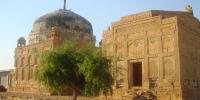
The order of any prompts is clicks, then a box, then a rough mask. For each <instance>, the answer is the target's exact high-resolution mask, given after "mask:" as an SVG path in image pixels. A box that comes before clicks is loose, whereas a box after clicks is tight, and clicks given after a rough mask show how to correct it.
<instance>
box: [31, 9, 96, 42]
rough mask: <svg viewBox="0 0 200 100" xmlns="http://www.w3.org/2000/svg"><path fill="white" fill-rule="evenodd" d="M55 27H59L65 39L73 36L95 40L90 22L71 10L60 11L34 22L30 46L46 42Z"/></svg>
mask: <svg viewBox="0 0 200 100" xmlns="http://www.w3.org/2000/svg"><path fill="white" fill-rule="evenodd" d="M55 26H56V27H59V29H60V31H61V33H63V34H62V35H63V37H64V38H65V39H70V38H72V36H73V37H74V38H75V37H77V36H87V38H91V39H92V38H93V30H92V25H91V24H90V22H89V21H87V20H86V19H85V18H83V17H81V16H80V15H78V14H76V13H74V12H72V11H70V10H64V9H59V10H56V11H54V12H51V13H48V14H46V15H44V16H41V17H40V18H38V19H37V20H36V21H35V22H34V24H33V28H32V30H31V32H30V35H29V44H33V43H39V42H42V41H45V40H46V39H47V37H48V34H49V33H50V32H51V29H52V27H55ZM88 36H89V37H88Z"/></svg>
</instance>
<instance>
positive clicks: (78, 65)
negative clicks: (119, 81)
mask: <svg viewBox="0 0 200 100" xmlns="http://www.w3.org/2000/svg"><path fill="white" fill-rule="evenodd" d="M110 67H111V66H110V61H109V60H108V59H107V58H105V57H102V54H101V49H100V48H97V47H95V46H92V45H88V46H85V47H82V48H77V46H76V44H75V43H72V42H67V43H65V44H64V45H62V46H61V47H59V48H56V49H54V50H52V51H49V52H47V53H44V54H42V55H41V56H40V62H39V67H38V69H37V71H36V73H35V75H36V79H37V80H38V81H39V83H41V84H42V85H44V86H46V87H47V88H48V89H49V90H51V91H57V92H61V91H62V90H63V89H66V88H69V89H72V90H74V91H75V92H81V93H82V94H84V95H86V96H97V95H99V94H100V93H103V94H105V95H107V94H112V88H111V85H112V83H113V79H112V76H111V74H110V71H109V69H110Z"/></svg>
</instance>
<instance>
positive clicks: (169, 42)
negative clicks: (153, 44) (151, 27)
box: [162, 35, 174, 53]
mask: <svg viewBox="0 0 200 100" xmlns="http://www.w3.org/2000/svg"><path fill="white" fill-rule="evenodd" d="M162 44H163V52H164V53H167V52H174V37H173V36H172V35H170V36H163V37H162Z"/></svg>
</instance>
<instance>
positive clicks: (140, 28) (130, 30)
mask: <svg viewBox="0 0 200 100" xmlns="http://www.w3.org/2000/svg"><path fill="white" fill-rule="evenodd" d="M199 44H200V22H199V20H198V19H196V18H195V17H194V16H193V12H192V11H188V10H187V9H186V11H160V10H151V11H146V12H142V13H138V14H134V15H129V16H125V17H122V19H121V20H120V21H118V22H114V23H113V24H112V26H111V27H109V28H108V29H107V30H106V31H104V32H103V40H102V49H103V52H104V55H105V56H107V57H109V58H111V59H112V61H113V66H114V68H113V69H114V70H118V71H119V70H120V73H122V74H119V75H115V76H116V77H115V79H116V84H115V85H116V89H115V90H114V91H115V92H114V93H115V94H114V95H118V96H119V95H121V96H129V95H131V92H130V91H136V90H137V91H139V90H141V91H145V90H152V91H155V95H156V96H157V98H158V99H160V100H164V99H166V100H183V99H184V100H185V99H186V100H190V99H191V100H197V99H198V97H199V95H200V76H199V74H200V67H199V66H200V45H199ZM119 63H120V66H118V65H119ZM119 80H123V81H119ZM119 82H121V83H120V84H123V85H121V86H118V85H119V84H118V83H119ZM116 91H118V92H116Z"/></svg>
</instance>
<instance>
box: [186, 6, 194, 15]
mask: <svg viewBox="0 0 200 100" xmlns="http://www.w3.org/2000/svg"><path fill="white" fill-rule="evenodd" d="M185 11H186V12H189V13H191V14H192V15H193V9H192V6H190V5H187V6H186V7H185Z"/></svg>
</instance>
